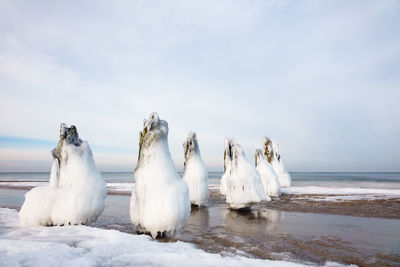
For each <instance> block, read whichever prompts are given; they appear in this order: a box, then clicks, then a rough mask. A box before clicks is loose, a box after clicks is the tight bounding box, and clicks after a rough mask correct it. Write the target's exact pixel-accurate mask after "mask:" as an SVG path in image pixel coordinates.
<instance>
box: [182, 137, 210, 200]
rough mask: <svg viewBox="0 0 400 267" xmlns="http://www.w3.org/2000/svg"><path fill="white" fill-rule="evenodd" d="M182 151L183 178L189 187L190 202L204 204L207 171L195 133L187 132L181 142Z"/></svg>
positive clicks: (206, 191)
mask: <svg viewBox="0 0 400 267" xmlns="http://www.w3.org/2000/svg"><path fill="white" fill-rule="evenodd" d="M183 152H184V154H185V164H184V172H183V180H184V181H185V182H186V183H187V185H188V187H189V198H190V202H191V203H192V204H193V205H197V206H202V205H205V204H207V202H208V197H209V192H208V172H207V169H206V167H205V166H204V163H203V160H202V158H201V155H200V149H199V144H198V142H197V136H196V133H194V132H190V133H189V136H188V137H187V139H186V141H185V142H184V143H183Z"/></svg>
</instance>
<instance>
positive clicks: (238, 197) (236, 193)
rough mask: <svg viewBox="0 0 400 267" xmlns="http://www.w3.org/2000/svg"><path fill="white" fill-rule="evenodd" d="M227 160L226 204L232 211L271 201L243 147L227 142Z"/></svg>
mask: <svg viewBox="0 0 400 267" xmlns="http://www.w3.org/2000/svg"><path fill="white" fill-rule="evenodd" d="M226 142H227V145H228V149H227V150H226V152H227V153H226V158H228V159H229V161H230V163H229V166H230V173H229V175H227V176H226V202H227V203H228V204H229V206H230V207H231V208H232V209H242V208H247V207H249V206H251V204H252V203H255V202H260V201H262V200H271V199H270V198H269V197H268V196H267V195H266V194H265V192H264V187H263V184H262V182H261V178H260V176H259V175H258V173H257V171H256V169H255V167H254V166H253V165H252V164H250V162H249V161H248V160H247V159H246V156H245V154H244V151H243V149H242V147H241V146H240V145H239V144H237V143H235V141H233V140H227V141H226Z"/></svg>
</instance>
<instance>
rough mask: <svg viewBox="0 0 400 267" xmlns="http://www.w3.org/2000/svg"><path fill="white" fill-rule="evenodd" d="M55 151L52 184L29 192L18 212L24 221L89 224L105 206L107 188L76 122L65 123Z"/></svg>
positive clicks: (26, 223)
mask: <svg viewBox="0 0 400 267" xmlns="http://www.w3.org/2000/svg"><path fill="white" fill-rule="evenodd" d="M52 155H53V163H52V168H51V173H50V181H49V186H39V187H36V188H33V189H32V190H30V191H29V192H28V193H26V195H25V202H24V204H23V205H22V208H21V211H20V213H19V215H20V219H21V222H22V224H23V225H25V226H37V225H67V224H90V223H91V222H93V221H95V220H96V219H97V218H98V217H99V216H100V215H101V214H102V212H103V210H104V205H105V197H106V194H107V189H106V183H105V182H104V180H103V177H102V176H101V174H100V172H99V171H98V170H97V168H96V165H95V162H94V159H93V155H92V151H91V149H90V147H89V144H88V143H87V141H82V140H81V139H80V138H79V135H78V132H77V130H76V127H75V126H73V125H72V126H71V127H67V125H66V124H64V123H63V124H61V129H60V139H59V142H58V145H57V147H56V148H54V149H53V150H52Z"/></svg>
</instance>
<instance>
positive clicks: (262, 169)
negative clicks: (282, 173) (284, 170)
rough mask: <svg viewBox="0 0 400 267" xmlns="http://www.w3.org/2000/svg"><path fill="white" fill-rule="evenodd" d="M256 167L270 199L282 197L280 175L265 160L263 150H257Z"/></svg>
mask: <svg viewBox="0 0 400 267" xmlns="http://www.w3.org/2000/svg"><path fill="white" fill-rule="evenodd" d="M255 165H256V169H257V171H258V173H259V174H260V177H261V181H262V183H263V185H264V191H265V193H266V194H267V195H268V196H270V197H279V196H280V195H281V186H280V184H279V178H278V175H277V174H276V173H275V171H274V168H272V166H271V164H269V163H268V161H267V160H266V159H265V157H264V154H263V152H262V151H261V149H257V150H256V153H255Z"/></svg>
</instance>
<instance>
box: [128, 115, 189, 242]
mask: <svg viewBox="0 0 400 267" xmlns="http://www.w3.org/2000/svg"><path fill="white" fill-rule="evenodd" d="M134 175H135V180H136V186H135V188H134V189H133V191H132V197H131V208H130V215H131V220H132V222H133V223H134V224H135V225H136V226H137V230H138V231H139V232H144V233H150V234H151V235H152V237H153V238H155V237H156V236H157V235H170V236H172V235H173V234H174V233H175V232H176V231H178V230H180V229H182V228H183V227H184V226H185V224H186V221H187V219H188V217H189V215H190V201H189V189H188V186H187V184H186V183H185V181H183V180H182V178H180V177H179V175H178V174H177V172H176V170H175V165H174V162H173V161H172V158H171V154H170V152H169V149H168V123H167V122H166V121H164V120H161V119H159V117H158V114H157V113H152V114H151V115H150V118H149V119H148V120H145V121H144V125H143V131H142V132H140V141H139V158H138V163H137V166H136V169H135V173H134Z"/></svg>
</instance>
